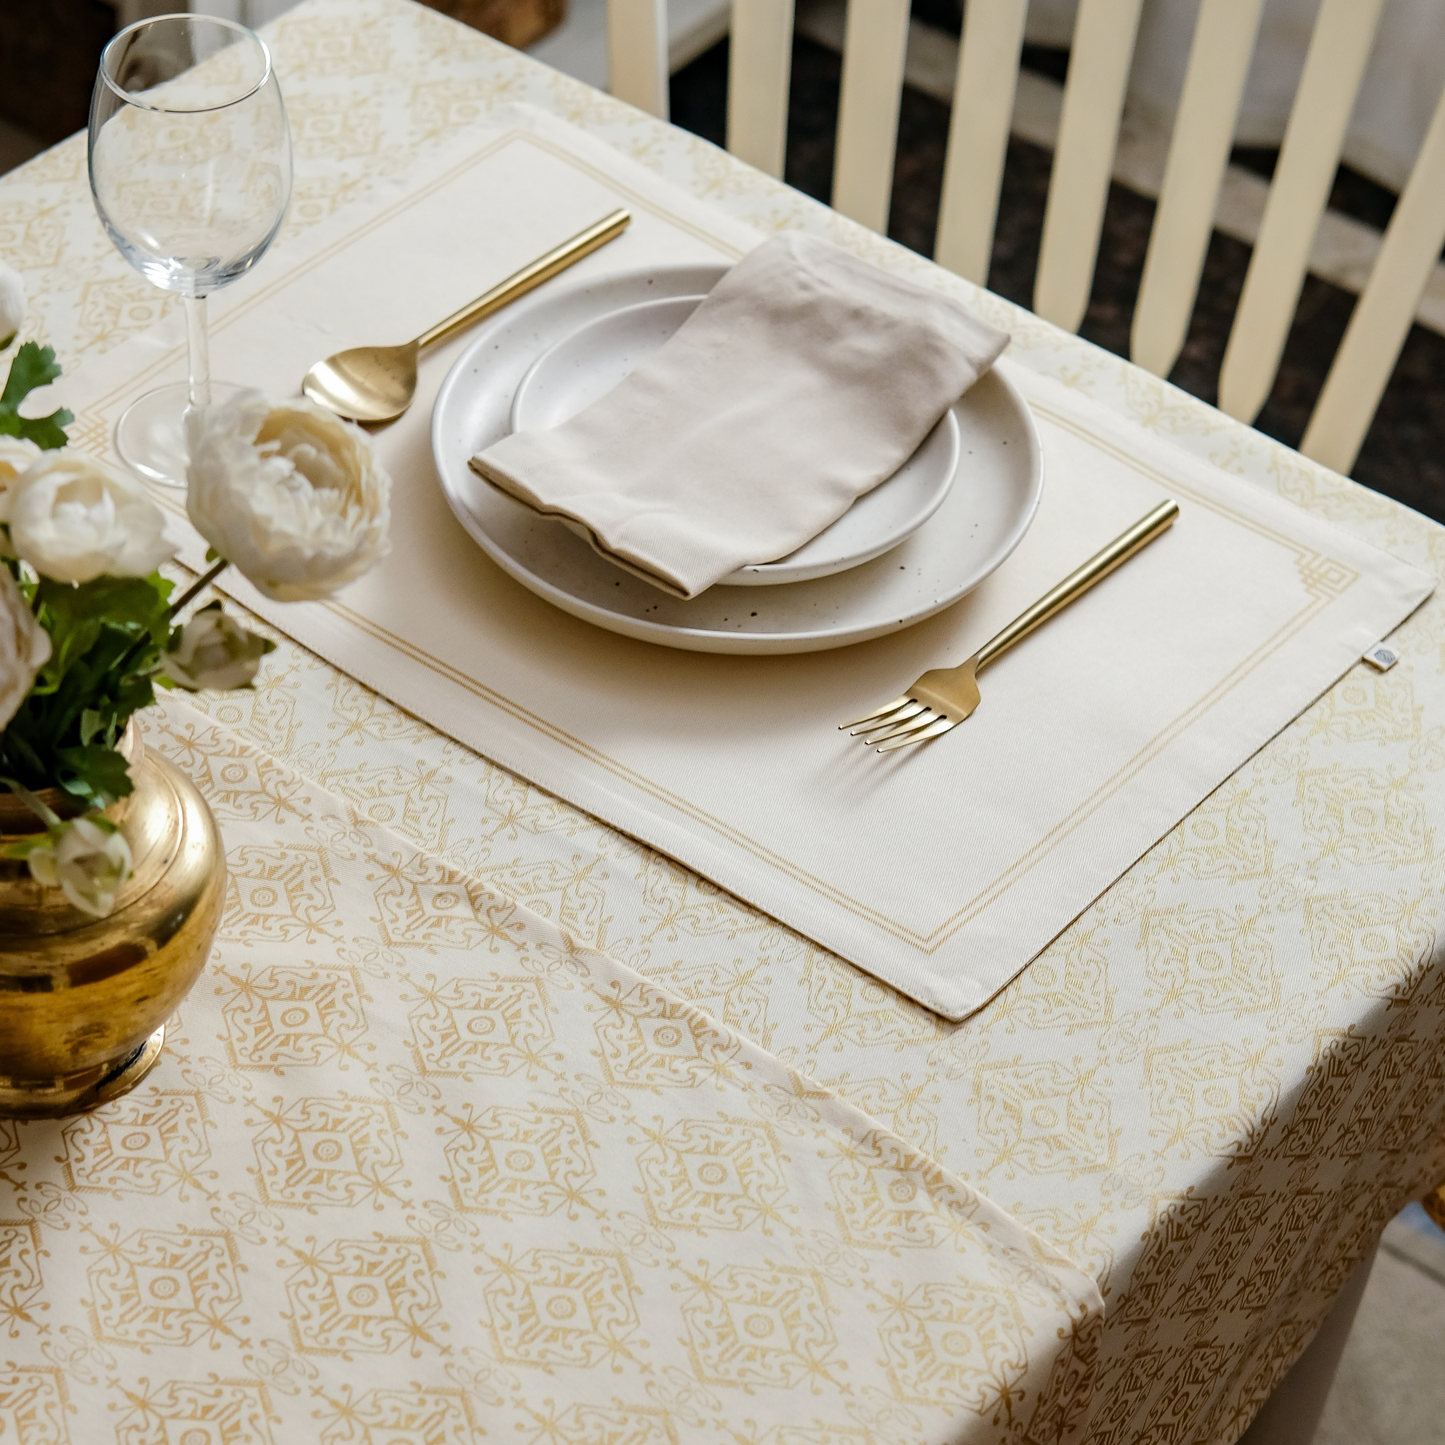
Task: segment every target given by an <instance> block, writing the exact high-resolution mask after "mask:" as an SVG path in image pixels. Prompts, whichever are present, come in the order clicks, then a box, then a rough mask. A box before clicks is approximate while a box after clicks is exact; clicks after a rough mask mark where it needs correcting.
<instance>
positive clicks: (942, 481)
mask: <svg viewBox="0 0 1445 1445" xmlns="http://www.w3.org/2000/svg"><path fill="white" fill-rule="evenodd" d="M722 271H723V268H722V267H719V268H718V274H719V276H721V274H722ZM701 301H702V297H701V296H659V297H656V298H654V299H653V300H651V301H639V302H636V303H634V304H633V305H630V306H619V307H618V308H617V309H616V310H614V311H607V312H604V313H603V314H602V315H601V316H598V317H596V318H594V319H593V320H591V321H589V322H587V323H585V324H584V325H582V326H579V327H578V328H577V330H576V331H573V332H571V333H569V334H568V335H566V336H564V337H563V338H562V339H561V341H559V342H557V344H556V345H555V346H552V347H549V348H548V349H547V350H546V351H544V352H543V353H542V354H541V356H539V357H538V358H537V359H536V361H534V362H533V363H532V365H531V368H530V369H529V370H528V372H527V374H526V375H525V376H524V377H523V378H522V384H521V385H520V386H519V387H518V388H517V394H516V395H515V396H514V397H513V398H512V430H513V431H547V430H549V429H550V428H552V427H555V426H561V425H562V423H563V422H565V421H570V420H571V419H572V418H573V417H574V416H576V415H577V413H578V412H579V411H582V410H583V409H584V408H586V407H589V406H591V405H592V403H593V402H594V401H598V400H600V399H601V398H602V397H603V396H605V395H606V394H607V393H608V392H609V391H611V390H612V388H613V387H614V386H616V385H617V383H618V382H620V381H622V380H623V379H624V378H625V377H628V376H631V375H632V373H633V372H634V371H636V370H637V368H638V367H639V366H641V365H642V364H643V362H645V361H647V360H649V359H650V358H651V357H652V356H653V355H654V354H655V353H656V352H657V351H658V349H659V348H660V347H661V346H662V344H663V343H664V342H665V341H667V340H668V339H669V338H670V337H671V336H672V335H673V334H674V333H675V332H676V331H677V329H678V327H680V326H681V325H682V323H683V322H684V321H686V320H687V318H688V317H689V316H691V315H692V313H693V312H694V311H695V310H696V309H697V307H698V305H699V303H700V302H701ZM957 469H958V422H957V420H956V419H955V417H954V415H953V413H952V412H951V411H948V412H945V413H944V414H943V419H942V420H941V421H940V422H939V423H938V425H937V426H936V427H934V428H933V430H932V431H931V432H929V434H928V435H927V436H926V437H925V438H924V439H923V442H922V443H921V444H920V446H919V448H918V450H917V451H916V452H914V453H913V455H912V456H911V457H909V459H908V460H907V461H906V462H904V464H903V465H902V466H901V467H900V468H899V469H898V470H897V471H896V472H894V473H893V475H892V476H891V477H889V478H888V480H887V481H885V482H882V483H880V484H879V485H878V486H877V487H875V488H874V489H873V490H872V491H871V492H867V493H865V494H864V495H863V496H861V497H859V498H858V500H857V501H856V502H854V503H853V505H852V506H851V507H850V508H849V509H848V510H847V511H846V512H844V513H843V515H842V516H841V517H839V518H838V520H837V521H836V522H834V523H833V524H832V526H830V527H825V528H824V529H823V530H822V531H821V532H819V533H818V535H817V536H816V537H813V538H812V539H810V540H809V541H808V542H806V543H804V544H803V546H801V547H799V548H798V550H797V551H796V552H791V553H789V554H788V555H787V556H786V557H782V558H780V559H779V560H778V561H776V562H755V563H751V564H749V565H748V566H746V567H739V568H738V569H737V570H736V571H735V572H729V573H728V575H727V576H726V577H722V578H719V579H718V582H717V584H716V585H717V586H719V587H771V586H777V585H778V584H780V583H784V582H811V581H812V580H813V578H815V577H830V576H832V574H833V573H834V572H843V571H846V570H847V569H848V568H849V567H857V566H858V565H859V564H860V563H863V562H871V561H872V560H873V558H874V557H881V556H882V555H883V553H885V552H889V551H891V550H892V549H893V548H894V547H896V546H897V545H898V544H899V543H900V542H901V541H902V540H903V539H904V538H905V537H907V536H909V535H911V534H912V533H914V532H916V531H917V530H918V529H919V528H920V527H921V526H922V525H923V524H924V523H925V522H926V521H927V520H928V519H929V518H930V517H931V516H932V515H933V514H934V513H935V512H936V511H937V510H938V509H939V507H941V506H942V505H943V499H944V498H945V497H946V496H947V495H948V489H949V488H950V487H951V486H952V485H953V478H954V473H955V472H956V471H957ZM557 520H558V521H560V522H561V523H562V525H563V526H564V527H567V528H568V529H569V530H571V531H573V532H576V533H577V535H578V536H580V537H584V538H585V536H586V529H585V528H584V527H582V525H581V524H580V523H577V522H573V521H571V520H569V519H568V518H565V517H562V518H558V519H557Z"/></svg>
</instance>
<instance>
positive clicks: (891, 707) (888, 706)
mask: <svg viewBox="0 0 1445 1445" xmlns="http://www.w3.org/2000/svg"><path fill="white" fill-rule="evenodd" d="M908 701H909V697H908V694H907V693H904V694H903V696H902V697H895V698H894V699H893V701H892V702H890V703H885V704H884V705H883V706H882V707H876V708H874V709H873V711H872V712H865V713H864V714H863V716H862V717H855V718H854V719H853V721H852V722H845V723H839V724H838V731H839V732H842V731H843V729H844V728H855V727H857V726H858V724H859V723H865V722H869V721H871V720H872V719H873V718H881V717H882V716H883V714H884V713H889V712H896V711H897V710H898V709H899V708H900V707H903V706H904V705H905V704H906V703H907V702H908Z"/></svg>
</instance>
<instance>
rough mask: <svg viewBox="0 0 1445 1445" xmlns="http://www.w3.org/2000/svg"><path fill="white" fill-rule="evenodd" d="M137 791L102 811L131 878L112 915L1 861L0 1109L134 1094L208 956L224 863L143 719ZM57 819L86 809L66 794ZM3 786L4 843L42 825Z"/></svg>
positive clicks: (42, 1110)
mask: <svg viewBox="0 0 1445 1445" xmlns="http://www.w3.org/2000/svg"><path fill="white" fill-rule="evenodd" d="M120 750H121V752H122V753H124V754H125V757H126V760H127V762H128V763H129V764H130V774H131V778H132V780H133V782H134V783H135V791H134V792H133V793H132V794H131V795H130V796H129V797H127V798H122V799H121V800H120V802H118V803H115V804H112V806H111V807H109V808H107V809H106V810H105V812H106V816H107V817H109V818H111V819H112V820H113V821H114V822H115V823H116V824H117V826H118V827H119V828H120V831H121V833H122V834H123V835H124V837H125V840H126V842H127V843H128V844H129V845H130V850H131V857H132V859H133V861H134V865H135V872H134V874H133V875H132V876H131V878H130V879H129V880H128V881H127V882H126V883H125V884H123V885H122V887H121V889H120V892H119V893H118V894H117V895H116V900H115V908H114V910H113V911H112V912H111V914H110V916H109V917H107V918H94V917H92V916H91V915H90V914H88V913H84V912H82V911H81V910H79V909H77V908H74V907H72V906H71V904H70V903H69V902H68V901H67V899H66V897H65V895H64V893H63V892H61V890H60V889H59V888H46V887H43V886H42V885H41V884H39V883H37V882H36V881H35V880H34V879H33V878H32V877H31V876H30V869H29V866H28V865H27V864H26V863H23V862H16V861H14V860H10V859H3V858H0V1115H3V1116H8V1117H10V1118H20V1119H44V1118H55V1117H57V1116H60V1115H64V1114H77V1113H81V1112H82V1111H84V1110H86V1109H93V1108H94V1107H95V1106H96V1105H97V1104H103V1103H105V1102H107V1101H108V1100H110V1099H115V1098H118V1097H119V1096H120V1095H121V1094H124V1093H127V1092H128V1091H129V1090H131V1089H133V1088H135V1086H136V1085H137V1084H138V1083H140V1081H141V1080H142V1079H143V1078H145V1076H146V1075H147V1074H148V1073H149V1072H150V1071H151V1070H152V1069H153V1068H154V1067H155V1066H156V1064H157V1063H158V1062H159V1060H160V1053H161V1046H162V1044H163V1043H164V1041H165V1021H166V1019H167V1018H169V1017H170V1015H171V1013H172V1012H173V1011H174V1010H175V1007H176V1005H177V1004H178V1003H180V1001H181V999H183V998H184V997H185V996H186V993H187V992H188V991H189V989H190V987H191V985H192V984H193V983H194V982H195V981H196V978H197V977H198V976H199V974H200V972H201V970H202V968H204V967H205V963H206V959H207V957H208V956H209V954H210V951H211V942H212V940H213V939H214V938H215V934H216V927H217V925H218V924H219V923H220V920H221V907H222V904H223V902H224V900H225V891H226V860H225V853H224V852H223V850H222V847H221V835H220V832H219V830H218V829H217V827H216V820H215V819H214V818H213V817H212V816H211V810H210V808H208V807H207V806H206V800H205V799H204V798H203V797H202V796H201V795H200V793H199V792H198V791H197V790H196V786H195V784H194V783H192V782H191V780H190V779H189V778H188V777H186V775H185V774H184V773H183V772H181V770H180V769H179V768H177V767H175V766H174V765H173V764H172V763H169V762H167V761H166V759H164V758H162V757H160V756H159V755H158V754H156V753H154V752H152V751H151V750H150V749H149V748H147V747H146V746H145V744H144V743H142V742H141V740H140V735H139V733H138V732H137V731H136V729H135V726H134V724H132V726H131V727H130V728H128V729H127V731H126V735H125V737H124V738H123V739H122V741H121V744H120ZM40 796H41V798H42V799H43V800H44V801H45V802H46V803H47V804H48V805H49V806H50V807H51V808H52V809H53V810H54V811H55V812H56V813H58V814H60V815H61V816H62V817H64V816H65V815H66V814H67V813H69V814H71V815H74V814H75V813H76V812H79V811H80V809H79V808H78V807H77V806H75V804H74V802H73V800H71V799H70V798H69V797H68V795H66V794H63V793H60V792H59V791H58V790H49V791H47V792H44V793H42V794H41V795H40ZM41 826H43V825H41V824H40V823H39V820H38V819H36V817H35V815H34V814H33V813H31V812H30V810H29V809H28V808H26V807H25V805H24V804H23V803H22V802H21V801H20V800H19V799H18V798H15V797H13V796H12V795H11V794H9V793H8V792H3V791H0V837H3V841H4V842H7V843H9V842H13V841H15V840H16V839H17V838H18V837H19V836H21V835H23V834H26V833H34V832H35V831H37V829H38V828H39V827H41Z"/></svg>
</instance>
